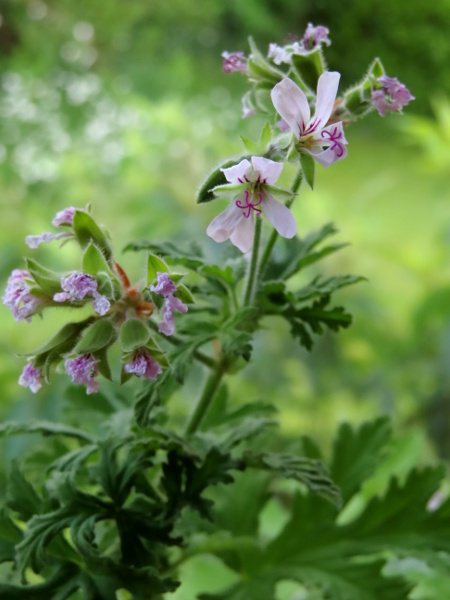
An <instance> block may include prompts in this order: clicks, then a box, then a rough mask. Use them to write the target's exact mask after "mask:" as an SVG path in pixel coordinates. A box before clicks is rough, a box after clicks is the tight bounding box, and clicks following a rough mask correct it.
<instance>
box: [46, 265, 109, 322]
mask: <svg viewBox="0 0 450 600" xmlns="http://www.w3.org/2000/svg"><path fill="white" fill-rule="evenodd" d="M97 287H98V283H97V280H96V278H95V277H93V276H92V275H87V274H86V273H81V272H80V271H73V272H72V273H71V274H70V275H69V276H68V277H63V278H62V279H61V288H62V290H63V291H62V292H58V293H57V294H55V295H54V296H53V300H54V301H55V302H65V301H66V300H83V298H84V297H85V296H92V297H93V298H94V301H93V303H92V306H93V308H94V310H95V312H96V313H97V314H99V315H101V316H102V315H104V314H106V313H107V312H108V310H109V309H110V308H111V303H110V302H109V300H108V298H106V296H102V295H101V294H99V292H98V291H97Z"/></svg>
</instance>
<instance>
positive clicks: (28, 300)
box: [3, 269, 43, 322]
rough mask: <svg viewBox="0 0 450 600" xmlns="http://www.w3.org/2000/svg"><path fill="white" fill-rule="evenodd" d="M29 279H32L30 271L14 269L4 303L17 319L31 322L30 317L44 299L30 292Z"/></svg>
mask: <svg viewBox="0 0 450 600" xmlns="http://www.w3.org/2000/svg"><path fill="white" fill-rule="evenodd" d="M27 280H28V281H32V280H31V275H30V273H29V272H28V271H24V270H21V269H14V271H13V272H12V273H11V276H10V277H9V279H8V284H7V286H6V289H5V295H4V296H3V304H5V305H6V306H7V307H8V308H9V310H10V311H11V312H12V314H13V317H14V318H15V320H16V321H23V320H25V321H27V322H29V321H30V317H31V316H32V315H34V313H35V312H36V309H37V308H38V307H39V306H40V305H41V304H42V303H43V300H42V299H40V298H36V297H35V296H33V295H32V294H31V293H30V290H31V287H30V284H29V283H28V281H27Z"/></svg>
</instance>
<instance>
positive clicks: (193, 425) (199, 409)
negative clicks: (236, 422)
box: [185, 358, 226, 435]
mask: <svg viewBox="0 0 450 600" xmlns="http://www.w3.org/2000/svg"><path fill="white" fill-rule="evenodd" d="M225 369H226V361H225V359H223V358H222V359H221V360H220V361H219V362H218V363H217V366H216V369H215V370H214V371H213V372H212V373H211V375H210V376H209V377H208V379H207V380H206V383H205V387H204V388H203V392H202V395H201V396H200V400H199V401H198V404H197V406H196V407H195V410H194V412H193V413H192V416H191V418H190V419H189V422H188V424H187V426H186V430H185V435H190V434H192V433H195V432H196V431H197V429H198V428H199V426H200V424H201V422H202V421H203V418H204V416H205V414H206V412H207V410H208V408H209V407H210V406H211V403H212V401H213V400H214V397H215V395H216V392H217V390H218V388H219V385H220V382H221V381H222V377H223V376H224V374H225Z"/></svg>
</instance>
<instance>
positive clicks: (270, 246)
mask: <svg viewBox="0 0 450 600" xmlns="http://www.w3.org/2000/svg"><path fill="white" fill-rule="evenodd" d="M302 181H303V172H302V171H301V170H299V171H298V173H297V175H296V176H295V179H294V182H293V183H292V186H291V192H292V193H293V194H296V193H297V192H298V190H299V188H300V185H301V183H302ZM294 200H295V196H294V197H292V198H291V199H290V200H287V201H286V202H285V206H287V207H288V208H290V207H291V206H292V203H293V202H294ZM279 235H280V234H279V233H278V231H277V230H276V229H274V230H273V231H272V235H271V236H270V238H269V241H268V242H267V246H266V248H265V250H264V254H263V256H262V259H261V264H260V270H261V272H262V271H263V270H264V269H265V268H266V266H267V263H268V261H269V258H270V255H271V254H272V250H273V247H274V246H275V242H276V241H277V239H278V238H279Z"/></svg>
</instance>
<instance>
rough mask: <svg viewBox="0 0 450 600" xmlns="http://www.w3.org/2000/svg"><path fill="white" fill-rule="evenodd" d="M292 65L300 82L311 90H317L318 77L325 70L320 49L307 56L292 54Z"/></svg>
mask: <svg viewBox="0 0 450 600" xmlns="http://www.w3.org/2000/svg"><path fill="white" fill-rule="evenodd" d="M292 65H293V67H294V69H295V70H296V71H297V74H298V76H299V77H300V78H301V80H302V81H303V82H304V83H305V84H306V85H307V86H308V87H309V88H310V89H311V90H316V89H317V82H318V81H319V77H320V76H321V75H322V73H323V72H324V70H325V61H324V58H323V55H322V51H321V49H320V48H317V50H315V51H314V52H311V53H310V54H307V55H302V54H293V55H292Z"/></svg>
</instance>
